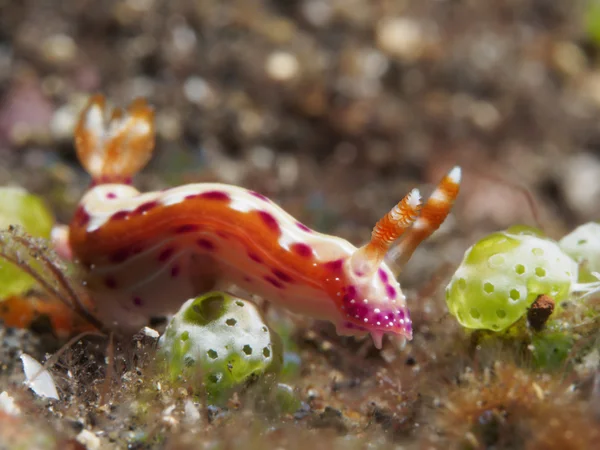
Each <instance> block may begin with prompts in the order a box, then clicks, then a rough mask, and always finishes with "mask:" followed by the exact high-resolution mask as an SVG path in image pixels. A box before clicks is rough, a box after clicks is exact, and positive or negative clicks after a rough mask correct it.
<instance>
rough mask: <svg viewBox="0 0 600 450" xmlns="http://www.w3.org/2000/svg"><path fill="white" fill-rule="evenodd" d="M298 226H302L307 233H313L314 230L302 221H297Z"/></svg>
mask: <svg viewBox="0 0 600 450" xmlns="http://www.w3.org/2000/svg"><path fill="white" fill-rule="evenodd" d="M296 226H297V227H298V228H300V229H301V230H302V231H306V232H307V233H312V230H311V229H310V228H308V227H307V226H306V225H304V224H303V223H301V222H296Z"/></svg>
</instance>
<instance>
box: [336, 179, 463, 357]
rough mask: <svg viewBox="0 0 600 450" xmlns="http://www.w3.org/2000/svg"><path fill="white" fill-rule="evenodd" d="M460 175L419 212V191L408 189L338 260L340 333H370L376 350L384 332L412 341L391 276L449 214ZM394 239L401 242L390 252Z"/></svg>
mask: <svg viewBox="0 0 600 450" xmlns="http://www.w3.org/2000/svg"><path fill="white" fill-rule="evenodd" d="M460 176H461V171H460V168H458V167H455V168H453V169H452V170H451V171H450V172H449V173H448V174H447V175H446V176H445V177H444V178H443V179H442V181H441V182H440V184H439V185H438V186H437V188H436V189H435V191H434V192H433V193H432V194H431V196H430V197H429V198H428V199H427V202H426V203H425V204H424V205H423V206H422V208H421V198H420V194H419V191H418V190H417V189H413V190H412V191H411V192H410V193H409V194H408V195H407V196H406V197H404V198H403V199H402V201H400V203H398V204H397V205H396V206H395V207H394V208H392V210H391V211H390V212H389V213H387V214H386V215H385V216H384V217H383V218H382V219H381V220H380V221H379V222H378V223H377V224H376V225H375V228H374V229H373V233H372V235H371V240H370V241H369V242H368V243H367V244H366V245H364V246H363V247H361V248H359V249H358V250H356V251H355V252H354V253H353V254H352V255H351V256H350V257H348V258H347V259H345V260H344V261H343V265H342V271H343V275H342V278H341V283H342V285H341V288H340V289H339V291H338V292H337V293H336V296H338V297H341V300H338V302H337V304H338V305H339V308H340V313H341V314H342V316H343V324H342V325H341V326H339V328H340V332H342V333H345V334H364V333H366V332H368V333H371V336H372V337H373V341H374V343H375V346H376V347H378V348H380V347H381V340H382V337H383V335H384V334H392V335H397V336H401V337H404V338H406V339H409V340H410V339H412V322H411V319H410V314H409V312H408V308H407V307H406V302H405V297H404V295H403V294H402V290H401V288H400V284H399V283H398V282H397V281H396V277H397V276H398V275H399V272H400V268H401V267H402V264H404V263H405V262H406V261H408V259H409V258H410V256H411V255H412V253H413V251H414V250H415V248H416V247H417V246H418V245H419V244H420V243H421V242H422V241H423V240H425V239H426V238H427V237H429V236H430V235H431V234H432V233H433V232H434V231H435V230H437V229H438V228H439V226H440V225H441V224H442V222H443V221H444V220H445V219H446V217H447V216H448V214H449V213H450V210H451V208H452V205H453V203H454V200H455V199H456V196H457V195H458V187H459V183H460ZM399 238H402V240H401V241H400V243H399V244H398V245H397V246H396V247H394V248H391V247H392V245H393V244H394V242H395V241H396V240H398V239H399ZM390 250H392V251H390ZM390 254H393V255H394V257H393V258H390ZM386 258H387V259H388V261H387V262H386V261H385V260H386ZM391 266H392V267H393V268H394V269H395V270H392V269H391V268H390V267H391Z"/></svg>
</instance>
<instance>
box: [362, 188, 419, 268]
mask: <svg viewBox="0 0 600 450" xmlns="http://www.w3.org/2000/svg"><path fill="white" fill-rule="evenodd" d="M420 209H421V195H420V193H419V190H418V189H413V190H412V191H411V192H410V193H409V194H408V195H407V196H406V197H404V198H403V199H402V200H401V201H400V202H399V203H398V204H397V205H396V206H394V207H393V208H392V209H391V211H390V212H388V213H387V214H386V215H385V216H383V217H382V218H381V219H380V220H379V222H377V224H376V225H375V227H374V228H373V232H372V233H371V241H370V242H369V243H367V244H366V245H365V246H363V247H361V248H360V249H358V250H357V251H356V252H355V253H354V255H353V256H352V264H353V268H354V270H355V272H357V273H361V272H362V273H365V272H366V273H370V272H372V271H374V270H375V269H376V268H377V267H378V266H379V264H380V263H381V261H383V258H384V257H385V254H386V253H387V251H388V249H389V248H390V246H391V245H392V244H393V243H394V241H395V240H397V239H398V238H399V237H400V236H402V234H403V233H404V232H405V231H406V230H407V229H408V228H409V227H410V226H411V225H412V224H413V222H414V221H415V220H416V219H417V217H418V215H419V210H420Z"/></svg>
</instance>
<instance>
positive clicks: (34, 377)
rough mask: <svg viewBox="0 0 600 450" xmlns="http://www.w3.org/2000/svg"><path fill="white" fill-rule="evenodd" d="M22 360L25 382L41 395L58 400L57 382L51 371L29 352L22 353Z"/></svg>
mask: <svg viewBox="0 0 600 450" xmlns="http://www.w3.org/2000/svg"><path fill="white" fill-rule="evenodd" d="M21 361H22V362H23V371H24V372H25V382H24V383H25V384H26V385H27V386H28V387H29V388H31V390H33V392H35V393H36V394H37V395H39V396H40V397H46V398H52V399H55V400H58V399H59V397H58V391H57V390H56V384H54V380H53V379H52V377H51V376H50V373H49V372H48V371H47V370H45V369H43V368H42V365H41V364H40V363H39V362H37V361H36V360H35V358H33V357H31V356H29V355H28V354H27V353H22V354H21Z"/></svg>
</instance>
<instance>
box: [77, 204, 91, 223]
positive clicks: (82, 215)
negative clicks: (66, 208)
mask: <svg viewBox="0 0 600 450" xmlns="http://www.w3.org/2000/svg"><path fill="white" fill-rule="evenodd" d="M73 221H74V222H75V225H77V226H78V227H85V226H86V225H87V224H88V223H89V222H90V215H89V214H88V213H87V212H86V211H85V209H84V208H83V207H82V206H80V207H79V208H77V211H75V217H74V218H73Z"/></svg>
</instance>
